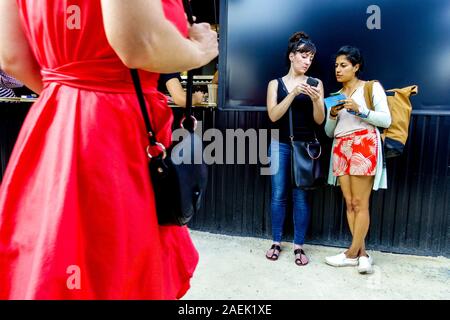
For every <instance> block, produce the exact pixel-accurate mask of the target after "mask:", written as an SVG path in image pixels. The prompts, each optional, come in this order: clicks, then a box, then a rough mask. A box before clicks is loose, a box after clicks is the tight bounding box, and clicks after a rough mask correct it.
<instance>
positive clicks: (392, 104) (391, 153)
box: [364, 80, 419, 158]
mask: <svg viewBox="0 0 450 320" xmlns="http://www.w3.org/2000/svg"><path fill="white" fill-rule="evenodd" d="M376 81H377V80H372V81H367V82H366V84H365V86H364V98H365V100H366V104H367V106H368V108H369V109H370V110H373V111H374V110H375V107H374V105H373V101H372V91H373V83H374V82H376ZM418 91H419V88H418V86H416V85H413V86H409V87H405V88H400V89H391V90H386V96H387V103H388V106H389V110H390V112H391V118H392V122H391V125H390V126H389V128H387V129H384V133H383V132H381V133H382V137H383V138H384V153H385V157H386V158H393V157H396V156H399V155H401V154H402V153H403V149H404V148H405V144H406V140H407V139H408V131H409V122H410V119H411V111H412V105H411V101H410V100H409V97H410V96H412V95H415V94H417V93H418Z"/></svg>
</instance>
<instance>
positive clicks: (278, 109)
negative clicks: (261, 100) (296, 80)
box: [267, 80, 297, 122]
mask: <svg viewBox="0 0 450 320" xmlns="http://www.w3.org/2000/svg"><path fill="white" fill-rule="evenodd" d="M277 90H278V81H277V80H272V81H270V82H269V86H268V87H267V112H268V113H269V118H270V120H271V121H272V122H275V121H278V120H280V118H281V117H282V116H283V115H284V114H285V113H286V111H287V110H288V109H289V107H290V106H291V103H292V101H294V98H295V97H296V96H297V94H296V90H297V88H296V89H295V90H294V91H292V92H290V93H289V94H288V95H287V96H286V98H284V99H283V101H281V102H280V103H277V98H278V95H277Z"/></svg>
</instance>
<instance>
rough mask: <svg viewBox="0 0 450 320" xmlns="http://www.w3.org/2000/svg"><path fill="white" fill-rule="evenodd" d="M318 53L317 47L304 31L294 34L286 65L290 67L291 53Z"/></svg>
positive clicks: (290, 40) (289, 45) (290, 39)
mask: <svg viewBox="0 0 450 320" xmlns="http://www.w3.org/2000/svg"><path fill="white" fill-rule="evenodd" d="M316 51H317V49H316V45H315V44H314V43H313V42H312V41H311V40H310V39H309V36H308V35H307V34H306V33H304V32H303V31H299V32H296V33H294V34H293V35H292V36H291V37H290V38H289V44H288V49H287V51H286V65H288V66H289V65H290V63H291V61H290V60H289V55H290V54H291V52H300V53H304V52H310V53H312V54H315V53H316Z"/></svg>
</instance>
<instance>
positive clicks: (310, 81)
mask: <svg viewBox="0 0 450 320" xmlns="http://www.w3.org/2000/svg"><path fill="white" fill-rule="evenodd" d="M306 83H307V84H309V85H310V86H311V87H317V86H318V85H319V80H317V79H314V78H312V77H308V79H306Z"/></svg>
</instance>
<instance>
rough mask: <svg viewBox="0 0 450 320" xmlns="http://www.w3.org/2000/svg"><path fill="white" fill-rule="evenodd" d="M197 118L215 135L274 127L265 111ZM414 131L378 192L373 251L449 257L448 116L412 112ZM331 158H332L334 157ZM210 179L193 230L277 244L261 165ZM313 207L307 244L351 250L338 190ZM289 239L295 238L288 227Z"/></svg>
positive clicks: (318, 197) (219, 172) (224, 170)
mask: <svg viewBox="0 0 450 320" xmlns="http://www.w3.org/2000/svg"><path fill="white" fill-rule="evenodd" d="M177 112H179V111H177ZM196 115H197V117H198V118H199V119H203V121H204V123H203V126H204V129H208V128H217V129H219V130H220V131H221V132H223V133H225V129H237V128H242V129H244V130H247V129H249V128H267V127H268V125H269V123H268V118H267V116H266V113H265V112H238V111H236V112H235V111H227V112H220V111H211V110H205V111H202V112H201V111H197V113H196ZM410 132H411V133H410V138H409V140H408V145H407V149H406V154H405V155H403V156H400V157H397V158H394V159H388V162H387V167H388V181H389V182H388V186H389V188H388V189H387V190H381V191H377V192H374V193H373V196H372V199H371V226H370V231H369V235H368V247H369V248H371V249H378V250H384V251H389V252H397V253H412V254H420V255H445V256H450V252H449V248H450V246H449V235H450V232H449V231H450V229H449V224H448V222H449V221H448V220H449V211H450V139H449V132H450V113H447V114H446V113H445V112H444V113H442V115H436V114H435V115H430V114H427V113H426V112H418V113H414V114H413V118H412V123H411V128H410ZM328 147H330V146H328ZM326 157H327V158H328V159H329V155H327V156H326ZM325 162H327V161H326V159H325ZM209 173H210V179H209V187H208V192H207V194H206V199H205V205H204V207H203V209H202V211H201V212H200V213H199V214H198V215H197V216H196V217H195V218H194V220H193V221H192V223H191V225H190V227H191V228H193V229H196V230H203V231H210V232H215V233H223V234H230V235H240V236H256V237H264V238H271V222H270V179H269V177H267V176H261V175H260V165H237V164H234V165H213V166H210V171H209ZM312 201H313V213H312V217H311V227H310V229H309V233H308V240H307V241H308V242H309V243H315V244H326V245H331V246H346V245H348V244H349V243H350V232H349V230H348V227H347V222H346V217H345V206H344V202H343V199H342V196H341V191H340V188H338V187H337V188H336V187H331V186H329V187H326V188H324V189H321V190H317V191H314V192H313V193H312ZM286 238H287V239H292V222H291V221H290V220H289V221H287V223H286Z"/></svg>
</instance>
